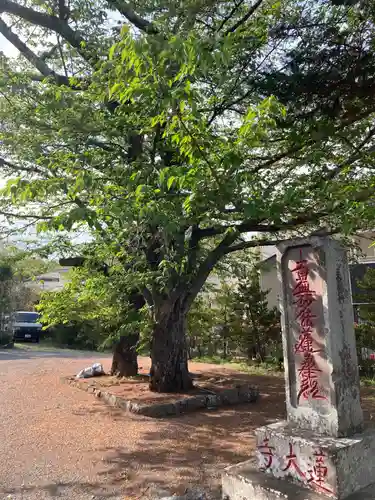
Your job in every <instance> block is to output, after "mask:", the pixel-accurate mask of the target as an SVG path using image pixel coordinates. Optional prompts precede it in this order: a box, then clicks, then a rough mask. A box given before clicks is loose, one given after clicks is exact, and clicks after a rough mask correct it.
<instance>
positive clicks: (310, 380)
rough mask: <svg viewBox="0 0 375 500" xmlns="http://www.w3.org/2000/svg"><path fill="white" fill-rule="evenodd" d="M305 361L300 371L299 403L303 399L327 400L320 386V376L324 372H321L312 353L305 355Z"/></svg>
mask: <svg viewBox="0 0 375 500" xmlns="http://www.w3.org/2000/svg"><path fill="white" fill-rule="evenodd" d="M303 356H304V359H303V361H302V363H301V367H300V368H299V369H298V373H299V375H300V390H299V393H298V396H297V401H298V402H299V401H300V399H301V397H302V398H304V399H309V397H312V398H313V399H327V398H326V396H324V395H323V394H321V391H320V388H319V385H318V376H319V374H320V372H321V371H322V370H320V369H319V368H318V367H317V365H316V361H315V357H314V354H313V353H311V352H305V353H304V355H303Z"/></svg>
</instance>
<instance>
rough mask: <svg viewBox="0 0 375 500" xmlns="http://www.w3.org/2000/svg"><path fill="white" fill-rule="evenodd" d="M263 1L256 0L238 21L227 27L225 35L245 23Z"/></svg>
mask: <svg viewBox="0 0 375 500" xmlns="http://www.w3.org/2000/svg"><path fill="white" fill-rule="evenodd" d="M262 3H263V0H257V1H256V2H255V3H254V5H252V6H251V7H250V9H249V10H248V11H247V12H246V14H245V15H244V16H243V17H241V19H240V20H239V21H237V22H236V23H235V24H234V25H233V26H231V27H230V28H228V29H227V31H226V32H225V35H229V33H234V32H235V31H236V29H238V28H239V27H240V26H242V24H244V23H246V21H247V20H248V19H250V17H251V16H252V15H253V14H254V12H255V11H256V10H257V8H258V7H259V6H260V5H261V4H262Z"/></svg>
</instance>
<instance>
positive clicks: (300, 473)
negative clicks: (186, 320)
mask: <svg viewBox="0 0 375 500" xmlns="http://www.w3.org/2000/svg"><path fill="white" fill-rule="evenodd" d="M277 262H278V275H279V280H281V304H280V312H281V324H282V337H283V350H284V366H285V384H286V408H287V421H285V422H277V423H275V424H271V425H267V426H264V427H261V428H259V429H257V430H256V431H255V435H256V442H257V449H256V453H255V457H253V458H252V459H251V460H249V461H247V462H244V463H242V464H239V465H236V466H234V467H229V468H228V469H227V470H226V471H225V472H224V474H223V498H227V499H229V500H276V499H277V500H280V499H285V500H313V499H314V500H315V499H322V500H323V499H324V498H334V499H338V500H343V499H348V500H349V499H350V500H361V499H363V500H364V499H366V500H375V484H374V486H371V483H375V431H371V429H367V430H364V427H363V415H362V409H361V405H360V391H359V374H358V362H357V354H356V346H355V335H354V319H353V307H352V300H351V291H350V278H349V268H348V263H347V257H346V251H345V249H344V248H343V247H342V246H341V244H340V243H338V242H337V241H336V240H334V239H333V238H330V237H320V236H314V237H311V238H308V239H298V240H293V241H287V242H284V243H282V244H280V245H279V247H278V253H277Z"/></svg>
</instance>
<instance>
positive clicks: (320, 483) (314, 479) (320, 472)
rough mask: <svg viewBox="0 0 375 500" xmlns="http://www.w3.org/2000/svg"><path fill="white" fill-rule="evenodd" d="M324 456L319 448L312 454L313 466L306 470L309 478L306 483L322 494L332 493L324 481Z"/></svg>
mask: <svg viewBox="0 0 375 500" xmlns="http://www.w3.org/2000/svg"><path fill="white" fill-rule="evenodd" d="M325 458H326V455H325V454H324V451H323V450H322V449H321V448H319V449H318V450H317V451H316V452H315V453H314V465H313V468H312V469H309V470H308V473H309V475H310V477H309V478H308V480H307V482H308V483H309V484H311V485H313V486H316V487H317V489H319V490H320V491H322V492H324V493H333V491H332V490H331V489H329V488H328V486H327V485H326V479H327V475H328V467H327V466H326V464H325Z"/></svg>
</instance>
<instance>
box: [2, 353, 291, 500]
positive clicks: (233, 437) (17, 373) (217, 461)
mask: <svg viewBox="0 0 375 500" xmlns="http://www.w3.org/2000/svg"><path fill="white" fill-rule="evenodd" d="M94 361H101V362H102V363H103V365H104V367H105V369H109V367H110V358H109V357H102V355H100V356H99V357H98V356H95V357H90V355H87V354H80V353H74V352H66V351H61V352H38V351H35V350H26V351H20V350H17V351H11V350H9V351H1V352H0V443H1V446H0V448H1V449H0V451H1V455H0V499H3V498H4V499H7V498H9V499H17V500H18V499H51V498H62V499H74V500H81V499H82V500H87V499H104V498H105V499H107V498H108V499H114V500H117V499H122V500H124V499H136V498H138V499H140V498H145V497H146V496H147V491H150V488H153V487H154V486H156V487H160V488H162V489H166V490H168V491H170V492H171V493H173V492H176V493H182V492H183V491H184V490H185V488H187V487H190V486H192V485H200V486H202V487H207V488H209V489H210V490H211V491H212V492H214V493H215V492H218V490H219V479H220V472H221V471H222V469H223V468H224V467H225V466H226V465H228V464H230V463H236V462H239V461H241V460H245V459H246V458H248V456H249V453H250V452H251V449H252V446H253V437H252V436H253V429H254V428H255V427H256V426H257V425H259V424H260V423H265V422H266V421H269V420H275V419H277V418H280V417H281V416H282V414H283V400H284V396H283V389H282V381H281V380H279V379H276V378H274V379H271V381H269V382H268V389H267V391H268V393H266V394H265V392H266V391H265V389H263V396H264V397H263V399H262V401H261V402H259V403H257V404H255V405H248V406H245V407H237V408H236V409H224V410H220V411H216V412H212V413H210V412H206V413H199V414H191V415H186V416H184V417H181V418H178V419H168V420H151V419H146V418H140V417H136V416H128V415H124V414H123V413H121V412H119V411H117V410H115V409H111V408H108V407H107V406H105V405H104V404H103V403H101V402H100V401H96V400H94V398H93V397H92V396H91V395H89V394H87V393H84V392H82V391H79V390H77V389H75V388H73V387H70V386H68V385H64V384H62V383H61V382H60V377H61V376H62V375H69V374H73V373H76V372H78V371H79V370H80V369H81V368H82V367H84V366H87V365H89V364H90V363H91V362H94ZM142 362H143V363H147V362H148V360H142V359H141V360H140V365H142ZM198 367H199V368H200V369H202V368H204V366H203V365H201V364H199V365H196V366H195V368H196V369H197V368H198ZM206 367H207V368H212V370H213V371H217V370H220V369H221V370H223V369H222V368H220V367H216V366H212V365H206ZM191 368H192V369H193V370H194V364H193V365H192V366H191ZM256 381H257V382H259V380H258V379H256ZM280 393H281V397H280ZM270 407H271V408H272V410H271V412H269V408H270ZM269 414H271V415H272V417H271V419H269V418H268V417H267V415H269Z"/></svg>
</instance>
